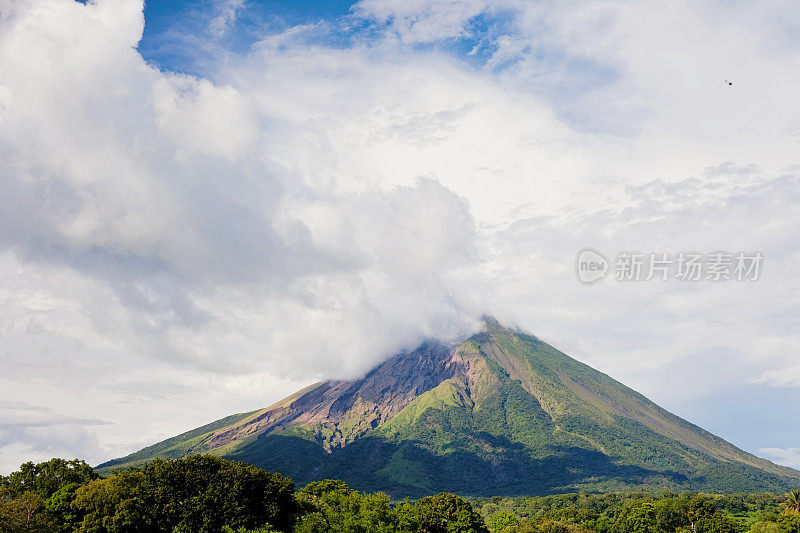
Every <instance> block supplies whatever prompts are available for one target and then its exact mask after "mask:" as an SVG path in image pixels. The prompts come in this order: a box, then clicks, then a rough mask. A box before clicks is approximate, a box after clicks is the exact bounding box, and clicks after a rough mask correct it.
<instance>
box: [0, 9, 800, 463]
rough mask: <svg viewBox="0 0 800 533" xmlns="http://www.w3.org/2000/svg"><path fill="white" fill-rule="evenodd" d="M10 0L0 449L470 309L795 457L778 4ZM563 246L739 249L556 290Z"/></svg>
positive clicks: (782, 16) (792, 55)
mask: <svg viewBox="0 0 800 533" xmlns="http://www.w3.org/2000/svg"><path fill="white" fill-rule="evenodd" d="M10 9H11V13H12V16H9V17H4V18H2V19H0V126H1V127H0V157H2V158H3V160H4V161H8V162H9V164H6V165H4V166H3V167H2V169H0V186H2V187H3V191H4V193H5V195H6V197H7V198H8V201H7V202H5V203H4V206H3V209H2V210H0V227H2V228H3V230H2V232H0V324H3V325H4V327H3V328H0V341H2V342H1V343H0V344H1V345H2V346H3V349H2V351H0V365H2V369H3V372H2V373H0V391H1V392H0V415H1V416H0V420H1V421H2V422H0V458H3V461H5V462H0V472H1V471H8V470H10V469H12V468H14V467H16V466H17V465H18V464H19V463H20V462H21V461H22V460H24V459H37V458H48V457H51V456H53V455H61V456H81V457H86V458H87V459H88V460H90V461H93V462H100V461H102V460H105V459H107V458H109V457H113V456H121V455H124V454H125V453H128V452H130V451H132V450H134V449H137V448H140V447H142V446H144V445H146V444H151V443H152V442H155V441H157V440H159V439H161V438H164V437H167V436H171V435H174V434H176V433H179V432H181V431H184V430H186V429H190V428H192V427H196V426H198V425H201V424H202V423H205V422H208V421H210V420H213V419H216V418H220V417H222V416H225V415H227V414H229V413H231V412H242V411H246V410H251V409H254V408H257V407H261V406H264V405H269V404H271V403H273V402H274V401H275V400H277V399H279V398H280V397H283V396H285V395H288V394H290V393H291V392H294V391H295V390H296V389H297V388H299V387H301V386H304V385H306V384H308V383H310V382H312V381H315V380H318V379H321V378H326V377H350V376H356V375H358V374H359V373H362V372H364V371H366V370H367V369H368V368H370V366H372V365H374V364H375V363H376V362H378V361H379V360H381V359H383V358H385V357H387V356H389V355H391V354H393V353H396V352H397V351H399V350H402V349H406V348H410V347H413V346H414V345H415V343H417V342H420V341H421V340H422V339H424V338H427V337H432V336H436V337H444V338H452V339H455V338H459V337H460V336H463V335H466V334H468V333H469V332H470V331H472V330H473V329H474V327H475V325H476V323H477V318H478V317H480V316H481V315H482V314H484V313H487V312H488V313H490V314H494V315H495V316H497V317H498V318H499V319H500V320H501V321H503V322H507V323H514V324H517V325H519V326H521V327H522V328H523V329H526V330H528V331H530V332H533V333H535V334H537V335H539V336H541V337H543V338H545V339H546V340H548V341H549V342H551V343H552V344H553V345H555V346H557V347H559V348H561V349H563V350H564V351H565V352H567V353H569V354H571V355H573V356H575V357H577V358H578V359H580V360H582V361H585V362H587V363H589V364H591V365H592V366H594V367H596V368H598V369H600V370H602V371H604V372H607V373H608V374H610V375H612V376H614V377H615V378H617V379H619V380H621V381H622V382H624V383H626V384H627V385H630V386H631V387H633V388H635V389H637V390H639V391H640V392H642V393H644V394H645V395H647V396H649V397H650V398H652V399H653V400H655V401H657V402H658V403H660V404H661V405H662V406H664V407H665V408H667V409H670V410H672V411H673V412H675V413H677V414H679V415H681V416H683V417H685V418H687V419H689V420H691V421H692V422H695V423H697V424H699V425H701V426H703V427H705V428H707V429H709V430H711V431H713V432H715V433H717V434H719V435H721V436H723V437H725V438H728V439H730V440H731V441H732V442H734V443H735V444H737V445H739V446H741V447H744V448H745V449H747V450H749V451H752V452H755V453H759V454H761V455H763V456H766V457H768V458H772V459H775V460H780V461H782V462H784V463H785V464H791V465H795V466H800V414H798V413H796V412H795V410H792V409H787V408H785V406H787V405H793V404H794V403H796V401H797V400H798V399H800V357H798V354H797V346H798V345H800V336H799V334H798V332H800V313H798V309H800V284H798V283H797V281H796V263H797V260H798V258H800V238H798V233H797V231H798V230H797V228H798V227H800V210H799V209H800V208H798V207H797V206H800V179H799V174H798V168H800V166H798V165H799V164H800V161H798V160H797V155H796V154H798V153H800V150H798V148H800V147H798V142H799V140H800V104H798V100H797V98H796V88H797V86H798V85H800V74H799V73H800V43H798V42H797V39H796V37H795V36H796V34H797V32H796V31H795V29H796V28H797V27H800V9H798V7H797V6H796V5H795V4H794V3H792V2H783V1H779V0H775V1H770V2H764V3H760V4H759V5H757V6H755V5H747V4H743V3H742V4H730V3H727V2H704V3H702V4H697V3H693V2H673V3H669V4H647V3H646V4H641V3H598V2H576V3H570V4H569V5H566V4H562V3H544V2H543V3H536V2H518V1H516V0H498V1H493V2H488V1H485V0H465V1H463V2H451V1H449V0H432V1H426V2H414V1H409V0H361V1H359V2H357V3H340V2H327V3H325V2H277V1H276V2H246V1H245V2H237V1H226V2H222V1H208V2H203V3H189V2H151V3H149V4H148V5H147V6H146V7H143V4H142V3H141V2H140V1H139V0H114V1H112V0H96V1H95V2H88V3H86V4H85V5H84V4H81V3H77V2H74V3H72V2H53V1H50V0H33V1H32V2H28V3H24V4H22V3H12V5H11V8H10ZM676 36H680V38H676ZM725 80H732V81H733V85H729V84H727V83H726V82H725ZM765 80H766V81H765ZM76 132H80V134H76ZM586 247H591V248H594V249H597V250H599V251H601V252H602V253H604V254H606V255H607V256H609V257H614V256H615V255H616V254H617V253H619V252H622V251H639V252H642V253H662V252H663V253H670V254H677V253H679V252H681V251H700V252H704V253H711V252H714V251H720V250H728V251H733V252H735V251H747V252H756V251H759V252H761V253H763V255H764V258H765V265H764V270H763V276H762V277H761V279H759V280H758V281H755V282H750V283H740V282H730V283H713V282H710V281H709V282H705V281H704V282H698V283H689V284H687V283H680V282H676V281H668V282H663V283H662V282H657V281H652V282H637V283H630V284H623V283H619V282H615V281H613V280H606V281H604V282H602V283H598V284H595V285H592V286H586V285H583V284H581V283H580V282H579V281H578V280H577V279H576V277H575V271H574V261H575V257H576V254H577V253H578V251H579V250H582V249H584V248H586ZM309 324H313V328H309ZM23 397H24V398H27V400H26V401H25V402H20V401H19V398H23Z"/></svg>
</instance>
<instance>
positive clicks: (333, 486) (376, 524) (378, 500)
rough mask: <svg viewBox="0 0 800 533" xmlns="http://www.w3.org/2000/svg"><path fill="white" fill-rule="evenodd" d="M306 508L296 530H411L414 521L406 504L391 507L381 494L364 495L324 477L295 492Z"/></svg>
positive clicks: (356, 532)
mask: <svg viewBox="0 0 800 533" xmlns="http://www.w3.org/2000/svg"><path fill="white" fill-rule="evenodd" d="M297 500H298V502H299V503H300V505H301V507H302V508H303V510H304V511H305V514H304V515H303V516H302V517H301V518H300V519H299V521H298V523H297V525H296V526H295V532H296V533H300V532H302V533H311V532H323V531H337V532H342V533H361V532H365V533H366V532H375V533H381V532H386V533H389V532H403V531H406V532H412V531H416V530H417V527H416V522H415V521H414V520H413V518H412V517H409V516H408V513H407V512H406V510H407V507H405V505H401V506H398V507H392V506H391V505H390V503H389V497H388V496H387V495H385V494H383V493H380V492H379V493H377V494H363V493H361V492H358V491H356V490H353V489H351V488H350V487H348V486H347V485H346V484H345V483H344V482H342V481H334V480H324V481H316V482H313V483H309V484H308V485H306V486H305V487H303V488H302V489H300V490H299V491H298V492H297Z"/></svg>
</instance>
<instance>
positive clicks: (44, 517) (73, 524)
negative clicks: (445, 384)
mask: <svg viewBox="0 0 800 533" xmlns="http://www.w3.org/2000/svg"><path fill="white" fill-rule="evenodd" d="M33 531H35V532H44V533H62V532H63V533H73V532H80V533H89V532H91V533H128V532H131V533H133V532H153V533H156V532H169V533H189V532H191V533H203V532H208V533H268V532H277V531H281V532H293V533H317V532H319V533H321V532H329V531H333V532H340V533H372V532H375V533H384V532H387V533H388V532H409V533H411V532H428V533H460V532H463V533H488V532H491V533H587V532H598V533H800V491H793V492H791V493H789V494H786V495H777V494H770V493H759V494H731V495H711V494H676V493H670V492H664V493H661V494H659V495H657V496H656V495H653V494H648V493H609V494H583V493H581V494H562V495H555V496H546V497H520V498H501V497H495V498H488V499H482V500H478V501H475V502H472V503H470V502H469V501H467V500H464V499H462V498H459V497H458V496H455V495H453V494H448V493H441V494H438V495H436V496H427V497H424V498H421V499H419V500H417V501H415V502H412V501H411V500H404V501H401V502H392V501H391V500H390V498H389V497H388V496H387V495H386V494H383V493H380V492H378V493H374V494H369V493H363V492H359V491H356V490H353V489H351V488H349V487H348V486H347V485H346V484H345V483H344V482H341V481H335V480H325V481H316V482H313V483H310V484H308V485H306V486H305V487H303V488H301V489H299V490H295V486H294V482H293V481H292V480H291V479H289V478H287V477H285V476H282V475H280V474H275V473H271V472H267V471H265V470H262V469H259V468H255V467H253V466H250V465H247V464H245V463H238V462H232V461H228V460H225V459H221V458H218V457H213V456H207V455H206V456H201V455H195V456H190V457H187V458H184V459H176V460H168V461H162V460H155V461H152V462H150V463H147V464H145V465H143V466H141V467H138V468H131V469H128V470H125V471H123V472H120V473H117V474H116V475H114V476H111V477H107V478H101V477H100V476H98V475H97V473H96V472H95V471H94V470H93V469H92V468H91V467H90V466H89V465H87V464H86V463H85V462H83V461H79V460H77V459H76V460H72V461H66V460H63V459H52V460H50V461H47V462H44V463H39V464H33V463H30V462H29V463H25V464H23V465H22V466H21V467H20V469H19V470H18V471H17V472H13V473H12V474H10V475H9V476H6V477H3V476H0V532H2V533H17V532H33Z"/></svg>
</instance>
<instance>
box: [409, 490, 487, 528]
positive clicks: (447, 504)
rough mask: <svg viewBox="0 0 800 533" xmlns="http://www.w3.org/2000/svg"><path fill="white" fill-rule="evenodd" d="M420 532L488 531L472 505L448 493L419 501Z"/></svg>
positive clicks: (417, 505) (417, 506)
mask: <svg viewBox="0 0 800 533" xmlns="http://www.w3.org/2000/svg"><path fill="white" fill-rule="evenodd" d="M416 508H417V517H418V519H419V524H420V531H424V532H426V533H484V532H487V531H488V530H487V529H486V526H484V524H483V520H482V519H481V516H480V515H479V514H478V513H477V512H475V510H474V509H473V508H472V505H471V504H470V503H469V502H468V501H466V500H464V499H462V498H459V497H458V496H456V495H455V494H450V493H447V492H441V493H439V494H437V495H436V496H426V497H424V498H421V499H420V500H418V501H417V504H416Z"/></svg>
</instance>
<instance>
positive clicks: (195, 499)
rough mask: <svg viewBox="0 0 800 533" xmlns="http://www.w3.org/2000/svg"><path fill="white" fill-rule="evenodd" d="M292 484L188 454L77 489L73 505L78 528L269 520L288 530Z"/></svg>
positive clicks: (176, 529)
mask: <svg viewBox="0 0 800 533" xmlns="http://www.w3.org/2000/svg"><path fill="white" fill-rule="evenodd" d="M293 493H294V483H293V482H292V480H291V479H289V478H286V477H284V476H282V475H280V474H273V473H270V472H267V471H265V470H261V469H259V468H255V467H253V466H250V465H246V464H244V463H236V462H232V461H228V460H225V459H222V458H219V457H213V456H208V455H194V456H190V457H186V458H184V459H176V460H170V461H162V460H155V461H153V462H151V463H148V464H146V465H144V466H143V467H141V468H133V469H130V470H127V471H124V472H121V473H119V474H117V475H115V476H113V477H111V478H106V479H97V480H94V481H92V482H90V483H88V484H86V485H83V486H81V487H79V488H78V489H77V491H76V493H75V500H74V502H73V507H74V508H75V509H76V510H78V511H79V512H81V513H82V515H83V518H82V520H81V523H80V525H79V527H78V531H81V532H93V533H104V532H108V533H124V532H134V531H151V532H154V533H155V532H162V531H163V532H169V533H185V532H192V533H204V532H214V533H216V532H218V531H220V530H221V529H222V528H223V527H224V526H229V527H230V528H232V529H234V530H236V529H239V528H248V529H253V528H257V527H261V526H263V525H265V524H270V525H271V526H273V527H274V528H276V529H278V530H279V531H289V530H290V529H291V527H292V524H293V523H294V520H295V516H296V514H297V510H298V509H297V502H296V501H295V499H294V494H293Z"/></svg>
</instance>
